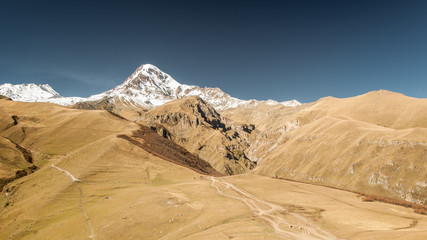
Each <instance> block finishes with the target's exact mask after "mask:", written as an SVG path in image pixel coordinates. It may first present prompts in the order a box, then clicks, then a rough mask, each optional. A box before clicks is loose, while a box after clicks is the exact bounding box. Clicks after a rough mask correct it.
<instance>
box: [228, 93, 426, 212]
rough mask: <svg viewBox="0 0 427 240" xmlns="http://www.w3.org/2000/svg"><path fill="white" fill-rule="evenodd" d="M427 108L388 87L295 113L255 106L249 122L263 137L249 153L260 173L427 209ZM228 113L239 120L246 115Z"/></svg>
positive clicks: (307, 106)
mask: <svg viewBox="0 0 427 240" xmlns="http://www.w3.org/2000/svg"><path fill="white" fill-rule="evenodd" d="M426 109H427V100H426V99H416V98H410V97H407V96H404V95H402V94H399V93H393V92H389V91H384V90H380V91H374V92H369V93H367V94H364V95H361V96H357V97H352V98H345V99H337V98H332V97H327V98H322V99H320V100H319V101H317V102H315V103H311V104H305V105H302V106H299V107H297V108H295V109H289V108H285V107H276V106H272V107H270V108H268V107H263V108H259V107H254V108H253V109H248V110H249V112H248V116H249V117H248V120H249V123H254V124H255V126H256V129H257V130H258V131H259V132H257V133H256V134H257V138H256V140H255V141H253V142H251V146H250V147H249V149H248V156H250V157H251V158H252V159H256V160H258V161H259V166H258V167H257V169H256V170H255V172H256V173H258V174H263V175H267V176H273V177H280V178H288V179H295V180H301V181H305V182H310V183H316V184H322V185H327V186H332V187H338V188H342V189H347V190H353V191H359V192H365V193H371V194H378V195H381V196H387V197H393V198H398V199H403V200H407V201H410V202H414V203H419V204H424V205H425V204H426V203H427V182H426V179H427V172H426V169H427V111H426ZM223 114H224V115H225V116H227V117H234V118H235V120H236V121H238V120H243V116H245V110H244V109H232V110H229V111H228V112H225V113H223ZM262 114H264V116H261V115H262ZM239 118H240V119H239ZM263 118H264V119H265V120H262V119H263ZM266 143H269V144H266Z"/></svg>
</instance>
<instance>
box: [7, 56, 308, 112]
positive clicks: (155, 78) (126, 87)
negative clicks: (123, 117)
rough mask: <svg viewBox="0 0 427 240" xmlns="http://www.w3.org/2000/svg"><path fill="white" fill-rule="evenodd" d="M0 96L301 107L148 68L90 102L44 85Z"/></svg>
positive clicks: (142, 103)
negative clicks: (183, 81)
mask: <svg viewBox="0 0 427 240" xmlns="http://www.w3.org/2000/svg"><path fill="white" fill-rule="evenodd" d="M0 94H1V95H5V96H7V97H10V98H12V99H13V100H17V101H27V102H53V103H57V104H60V105H71V104H74V103H77V102H83V101H96V100H99V99H101V98H104V97H107V98H108V99H112V101H113V102H116V103H117V102H120V103H121V104H123V105H125V106H126V105H128V106H136V107H138V106H141V107H145V108H152V107H156V106H159V105H162V104H164V103H166V102H169V101H172V100H175V99H181V98H186V97H189V96H199V97H201V98H202V99H204V100H205V101H206V102H208V103H210V104H211V105H212V106H213V107H214V108H215V109H217V110H225V109H228V108H234V107H237V106H239V105H247V104H258V103H260V102H266V103H267V104H269V105H277V104H282V105H285V106H296V105H300V103H299V102H298V101H296V100H292V101H287V102H282V103H279V102H277V101H274V100H267V101H257V100H240V99H237V98H234V97H231V96H230V95H228V94H227V93H225V92H223V91H222V90H221V89H219V88H209V87H205V88H200V87H198V86H192V85H185V84H180V83H179V82H177V81H176V80H175V79H173V78H172V77H171V76H170V75H169V74H167V73H165V72H163V71H161V70H160V69H159V68H157V67H156V66H154V65H151V64H144V65H141V66H140V67H138V68H137V69H136V71H135V72H134V73H132V74H131V75H130V76H129V77H128V78H127V79H126V80H125V81H124V82H123V83H122V84H120V85H118V86H117V87H115V88H113V89H111V90H109V91H106V92H104V93H100V94H97V95H93V96H91V97H89V98H80V97H61V96H60V95H59V94H58V93H57V92H56V91H55V90H53V89H52V88H51V87H50V86H49V85H47V84H45V85H35V84H19V85H12V84H3V85H0Z"/></svg>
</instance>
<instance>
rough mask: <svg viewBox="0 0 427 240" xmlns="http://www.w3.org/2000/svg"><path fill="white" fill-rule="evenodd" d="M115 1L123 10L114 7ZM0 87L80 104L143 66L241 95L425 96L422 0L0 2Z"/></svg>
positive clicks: (425, 12)
mask: <svg viewBox="0 0 427 240" xmlns="http://www.w3.org/2000/svg"><path fill="white" fill-rule="evenodd" d="M125 2H126V3H125ZM0 31H1V34H0V84H2V83H5V82H10V83H15V84H16V83H30V82H34V83H48V84H50V85H51V86H52V87H54V88H55V89H56V90H57V91H58V92H59V93H60V94H61V95H64V96H89V95H91V94H96V93H100V92H103V91H105V90H109V89H111V88H113V87H114V86H116V85H118V84H120V83H122V82H123V81H124V80H125V79H126V77H128V76H129V75H130V74H131V73H132V72H133V71H134V70H135V69H136V68H137V67H138V66H139V65H141V64H144V63H151V64H154V65H156V66H158V67H159V68H160V69H162V70H163V71H165V72H167V73H169V74H170V75H171V76H172V77H174V78H175V79H176V80H177V81H179V82H181V83H185V84H193V85H199V86H202V87H203V86H210V87H220V88H221V89H222V90H224V91H225V92H227V93H229V94H231V95H232V96H234V97H238V98H242V99H250V98H255V99H260V100H262V99H268V98H271V99H275V100H279V101H283V100H288V99H294V98H295V99H297V100H299V101H302V102H311V101H315V100H317V99H318V98H321V97H324V96H329V95H330V96H335V97H349V96H355V95H359V94H362V93H365V92H368V91H372V90H378V89H387V90H391V91H396V92H401V93H404V94H406V95H409V96H413V97H421V98H426V97H427V1H422V0H420V1H403V0H402V1H388V0H387V1H374V0H370V1H361V0H358V1H320V0H316V1H241V2H239V1H146V2H144V1H116V2H114V1H90V3H89V1H76V0H75V1H20V0H14V1H2V2H1V6H0Z"/></svg>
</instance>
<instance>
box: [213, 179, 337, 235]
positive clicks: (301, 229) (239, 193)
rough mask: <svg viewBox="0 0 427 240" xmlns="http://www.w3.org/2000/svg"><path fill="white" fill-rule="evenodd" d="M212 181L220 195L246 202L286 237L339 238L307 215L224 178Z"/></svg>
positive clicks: (257, 214)
mask: <svg viewBox="0 0 427 240" xmlns="http://www.w3.org/2000/svg"><path fill="white" fill-rule="evenodd" d="M211 181H212V183H211V186H212V187H214V188H215V189H216V190H217V193H218V194H219V195H222V196H225V197H230V198H234V199H237V200H239V201H242V202H244V203H245V204H246V205H247V206H248V207H249V208H250V209H251V211H252V212H253V213H254V214H255V216H256V217H258V218H260V219H262V220H264V221H265V222H267V223H268V224H270V225H271V226H272V227H273V229H274V230H275V231H276V233H277V234H278V235H280V236H282V237H284V238H285V239H323V240H327V239H337V238H336V237H335V236H333V235H332V234H330V233H328V232H326V231H324V230H322V229H320V228H319V227H317V226H314V225H313V224H312V223H310V222H309V220H308V219H306V218H305V217H303V216H301V215H299V214H296V213H291V212H289V211H287V210H286V209H285V208H283V207H282V206H279V205H276V204H274V203H271V202H268V201H265V200H262V199H259V198H257V197H256V196H253V195H251V194H249V193H247V192H244V191H243V190H241V189H239V188H238V187H236V186H234V185H233V184H231V183H228V182H226V181H225V180H224V179H217V178H214V177H211Z"/></svg>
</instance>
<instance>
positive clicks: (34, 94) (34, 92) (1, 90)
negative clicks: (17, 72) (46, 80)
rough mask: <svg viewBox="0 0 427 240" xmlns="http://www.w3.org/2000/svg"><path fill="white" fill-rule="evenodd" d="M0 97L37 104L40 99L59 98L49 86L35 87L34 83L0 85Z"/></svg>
mask: <svg viewBox="0 0 427 240" xmlns="http://www.w3.org/2000/svg"><path fill="white" fill-rule="evenodd" d="M0 95H3V96H7V97H10V98H12V99H13V100H15V101H23V102H37V101H40V100H42V99H53V98H61V95H59V93H58V92H56V91H55V90H54V89H53V88H52V87H51V86H50V85H49V84H40V85H36V84H34V83H29V84H27V83H24V84H16V85H13V84H10V83H5V84H3V85H0Z"/></svg>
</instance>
